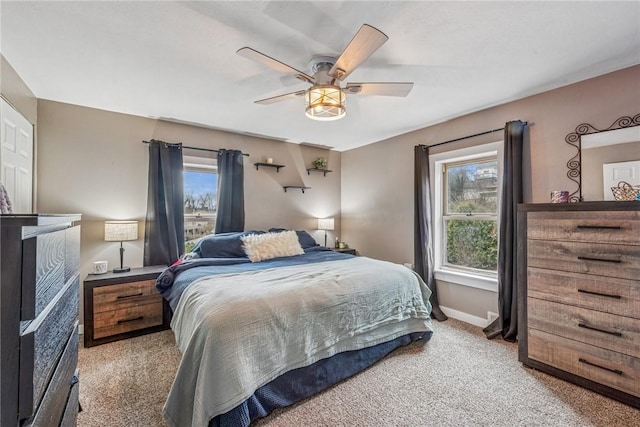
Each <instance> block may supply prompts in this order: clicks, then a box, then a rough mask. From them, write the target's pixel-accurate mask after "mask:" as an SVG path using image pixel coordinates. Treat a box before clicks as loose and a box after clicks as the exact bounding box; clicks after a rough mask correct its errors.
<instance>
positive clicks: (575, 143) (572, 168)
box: [564, 113, 640, 202]
mask: <svg viewBox="0 0 640 427" xmlns="http://www.w3.org/2000/svg"><path fill="white" fill-rule="evenodd" d="M633 126H640V113H638V114H636V115H635V116H633V117H631V116H622V117H620V118H618V119H617V120H616V121H615V122H613V123H612V124H611V126H609V127H608V128H606V129H598V128H596V127H594V126H592V125H590V124H589V123H582V124H579V125H578V126H577V127H576V131H575V132H571V133H570V134H568V135H567V136H566V137H565V138H564V140H565V142H566V143H567V144H569V145H571V146H572V147H574V148H575V149H576V154H575V155H574V156H573V157H572V158H571V159H570V160H569V161H568V162H567V168H568V169H569V171H568V172H567V177H568V178H569V179H570V180H571V181H573V182H575V183H576V184H577V185H578V188H577V189H576V190H575V191H574V192H573V193H571V194H569V201H570V202H582V201H583V200H582V167H581V166H582V141H581V138H582V136H583V135H589V134H592V133H600V132H606V131H609V130H616V129H623V128H628V127H633Z"/></svg>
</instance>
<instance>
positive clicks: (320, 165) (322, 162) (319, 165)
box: [312, 157, 329, 169]
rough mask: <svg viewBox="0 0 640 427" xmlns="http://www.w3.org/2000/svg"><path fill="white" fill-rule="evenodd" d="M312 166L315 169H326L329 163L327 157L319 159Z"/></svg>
mask: <svg viewBox="0 0 640 427" xmlns="http://www.w3.org/2000/svg"><path fill="white" fill-rule="evenodd" d="M312 164H313V168H314V169H326V168H327V165H328V164H329V162H328V161H327V159H326V158H325V157H318V158H317V159H315V160H314V161H313V163H312Z"/></svg>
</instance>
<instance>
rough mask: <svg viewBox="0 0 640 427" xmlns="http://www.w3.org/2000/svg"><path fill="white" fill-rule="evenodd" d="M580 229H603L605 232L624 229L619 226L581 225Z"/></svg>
mask: <svg viewBox="0 0 640 427" xmlns="http://www.w3.org/2000/svg"><path fill="white" fill-rule="evenodd" d="M578 228H586V229H590V230H593V229H598V228H603V229H605V230H620V229H622V227H620V226H619V225H579V226H578Z"/></svg>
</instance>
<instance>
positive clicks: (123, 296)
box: [118, 292, 142, 299]
mask: <svg viewBox="0 0 640 427" xmlns="http://www.w3.org/2000/svg"><path fill="white" fill-rule="evenodd" d="M141 296H142V292H138V293H137V294H131V295H118V299H125V298H133V297H141Z"/></svg>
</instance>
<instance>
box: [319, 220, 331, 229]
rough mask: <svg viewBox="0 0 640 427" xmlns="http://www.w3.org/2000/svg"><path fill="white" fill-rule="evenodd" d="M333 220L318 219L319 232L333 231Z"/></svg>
mask: <svg viewBox="0 0 640 427" xmlns="http://www.w3.org/2000/svg"><path fill="white" fill-rule="evenodd" d="M333 227H334V220H333V218H318V230H333Z"/></svg>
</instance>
